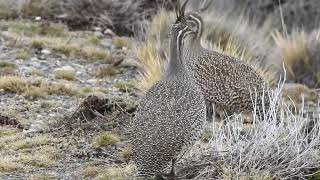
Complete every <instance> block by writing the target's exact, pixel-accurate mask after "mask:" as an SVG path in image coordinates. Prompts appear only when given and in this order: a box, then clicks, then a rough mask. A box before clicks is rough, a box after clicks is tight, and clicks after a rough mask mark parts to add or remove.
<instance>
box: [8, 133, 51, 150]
mask: <svg viewBox="0 0 320 180" xmlns="http://www.w3.org/2000/svg"><path fill="white" fill-rule="evenodd" d="M49 142H50V139H49V138H48V137H47V136H36V137H33V138H24V139H20V140H17V141H14V142H11V143H10V144H8V146H10V148H11V149H13V150H21V149H27V148H28V149H29V148H32V147H35V146H41V145H46V144H48V143H49Z"/></svg>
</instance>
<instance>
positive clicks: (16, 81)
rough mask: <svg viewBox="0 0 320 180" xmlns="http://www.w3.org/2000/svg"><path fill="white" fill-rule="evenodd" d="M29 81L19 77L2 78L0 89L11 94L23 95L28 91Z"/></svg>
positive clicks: (0, 77) (0, 79)
mask: <svg viewBox="0 0 320 180" xmlns="http://www.w3.org/2000/svg"><path fill="white" fill-rule="evenodd" d="M26 87H27V81H26V80H25V79H24V78H22V77H19V76H0V89H3V90H5V91H6V92H10V93H22V92H24V91H25V90H26Z"/></svg>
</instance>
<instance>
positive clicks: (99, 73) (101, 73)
mask: <svg viewBox="0 0 320 180" xmlns="http://www.w3.org/2000/svg"><path fill="white" fill-rule="evenodd" d="M118 73H119V71H118V70H117V69H116V67H114V66H112V65H103V66H100V67H99V68H98V69H97V70H96V71H95V76H96V77H98V78H105V77H112V76H115V75H117V74H118Z"/></svg>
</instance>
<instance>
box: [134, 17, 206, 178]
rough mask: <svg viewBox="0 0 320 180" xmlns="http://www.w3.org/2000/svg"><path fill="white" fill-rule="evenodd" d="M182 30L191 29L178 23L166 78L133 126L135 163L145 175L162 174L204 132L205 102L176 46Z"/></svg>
mask: <svg viewBox="0 0 320 180" xmlns="http://www.w3.org/2000/svg"><path fill="white" fill-rule="evenodd" d="M181 28H184V29H186V28H187V26H185V25H184V26H183V24H182V23H176V25H174V26H173V28H172V38H171V57H170V61H169V66H168V68H167V71H166V75H165V76H164V78H163V79H161V80H160V81H158V82H157V83H156V84H155V85H154V86H153V87H152V88H151V89H150V90H149V91H148V92H147V93H146V95H145V96H144V98H143V99H142V100H141V102H140V104H139V107H138V109H137V111H136V115H135V117H134V119H133V121H132V124H131V134H132V146H133V160H134V162H135V163H136V165H137V167H138V169H139V171H140V173H141V174H145V175H150V176H153V175H156V174H159V173H161V172H162V171H163V169H164V168H165V167H166V166H167V165H168V164H169V163H170V162H171V161H172V160H173V159H176V158H177V157H179V155H181V153H183V152H185V151H186V150H187V149H188V148H189V147H190V146H191V145H192V144H193V143H194V142H195V141H196V140H197V139H198V137H199V136H200V135H201V132H202V129H203V123H204V121H205V104H204V98H203V96H202V94H201V92H200V89H199V88H198V86H196V84H195V83H194V82H193V79H192V77H191V76H190V75H189V73H188V72H187V68H186V67H185V64H184V62H183V59H181V58H180V57H181V56H180V54H179V53H180V51H179V49H180V47H177V44H176V42H177V41H178V38H177V36H178V35H179V33H178V32H177V31H178V30H179V29H181ZM188 31H190V30H188ZM190 32H191V31H190Z"/></svg>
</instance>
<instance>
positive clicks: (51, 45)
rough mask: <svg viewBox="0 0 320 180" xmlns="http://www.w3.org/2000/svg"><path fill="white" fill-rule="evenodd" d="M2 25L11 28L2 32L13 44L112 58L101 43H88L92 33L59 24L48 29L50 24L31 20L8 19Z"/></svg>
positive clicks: (78, 56) (76, 54) (68, 53)
mask: <svg viewBox="0 0 320 180" xmlns="http://www.w3.org/2000/svg"><path fill="white" fill-rule="evenodd" d="M0 25H2V26H7V27H8V28H9V29H8V32H6V33H2V36H4V37H6V38H9V39H11V46H25V47H28V46H29V47H30V48H33V49H42V48H48V49H52V50H53V51H54V52H56V53H60V54H63V55H65V56H67V57H70V58H83V59H87V60H94V61H96V60H103V61H108V60H110V58H111V57H110V55H109V53H108V52H107V51H106V50H105V49H103V48H102V47H100V46H99V44H93V43H88V38H92V35H87V34H84V33H81V32H71V31H68V30H67V29H66V28H65V27H63V26H61V25H59V24H50V25H49V26H50V27H51V28H50V29H47V28H48V27H46V26H48V25H43V24H41V23H36V22H31V21H21V22H20V21H18V22H16V21H8V22H5V23H3V22H2V23H1V24H0ZM18 41H19V42H18ZM24 58H27V57H23V59H24Z"/></svg>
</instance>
